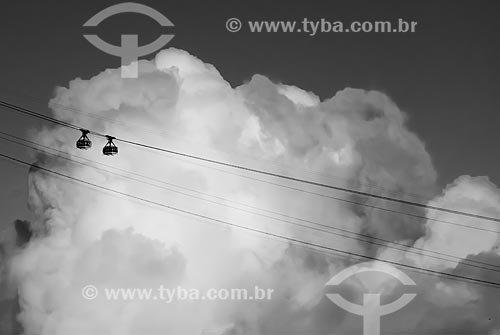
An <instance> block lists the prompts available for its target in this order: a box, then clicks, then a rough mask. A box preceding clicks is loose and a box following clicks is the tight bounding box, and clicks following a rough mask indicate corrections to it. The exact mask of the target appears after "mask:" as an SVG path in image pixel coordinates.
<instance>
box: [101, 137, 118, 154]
mask: <svg viewBox="0 0 500 335" xmlns="http://www.w3.org/2000/svg"><path fill="white" fill-rule="evenodd" d="M106 138H107V140H108V143H106V145H105V146H104V148H102V153H103V154H104V155H106V156H113V155H116V154H117V153H118V147H117V146H116V145H115V144H114V143H113V140H114V139H115V138H114V137H113V136H108V135H106Z"/></svg>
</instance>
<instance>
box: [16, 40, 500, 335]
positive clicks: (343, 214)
mask: <svg viewBox="0 0 500 335" xmlns="http://www.w3.org/2000/svg"><path fill="white" fill-rule="evenodd" d="M50 107H51V108H52V110H53V113H54V115H55V116H56V117H57V118H59V119H62V120H65V121H68V122H71V123H74V124H78V125H81V126H82V127H85V128H89V129H92V130H96V131H99V132H103V133H106V134H111V135H115V136H117V137H123V138H127V139H130V140H136V141H140V142H142V143H148V144H151V145H157V146H160V147H165V148H171V149H173V150H181V151H185V152H188V153H191V154H199V155H202V156H204V157H207V158H212V159H220V160H223V161H227V162H229V163H233V164H244V165H247V166H251V167H254V168H261V169H266V170H269V171H273V172H276V173H285V174H287V175H292V176H296V177H301V178H307V179H311V180H315V181H320V182H328V183H334V184H336V185H341V186H347V187H355V188H357V189H361V190H364V191H370V192H375V193H380V194H386V195H391V196H402V197H403V196H404V197H410V196H413V197H414V196H415V194H417V195H420V196H422V197H430V196H433V195H435V192H436V171H435V169H434V167H433V164H432V160H431V158H430V156H429V154H428V152H427V151H426V149H425V146H424V144H423V142H422V141H421V140H420V139H419V138H418V137H417V136H416V135H415V134H413V133H412V132H411V131H410V130H408V128H407V126H406V123H405V122H406V116H405V114H404V113H403V112H402V111H401V110H400V109H399V108H398V107H397V105H396V104H395V103H394V102H393V101H391V99H389V98H388V97H387V96H386V95H384V94H382V93H380V92H377V91H366V90H362V89H352V88H346V89H344V90H342V91H339V92H337V93H336V94H335V96H333V97H331V98H329V99H326V100H324V101H320V99H319V98H318V97H317V96H316V95H315V94H314V93H312V92H308V91H307V90H304V89H301V88H299V87H295V86H290V85H285V84H283V83H274V82H272V81H271V80H269V79H268V78H267V77H265V76H263V75H254V76H253V77H252V78H251V79H250V80H249V81H248V82H246V83H244V84H242V85H240V86H238V87H234V88H233V87H231V85H230V84H229V83H228V82H226V81H225V80H224V78H223V77H222V75H221V74H220V73H219V72H218V71H217V69H216V68H215V67H214V66H212V65H210V64H206V63H204V62H202V61H201V60H199V59H197V58H196V57H194V56H192V55H190V54H188V53H187V52H185V51H182V50H178V49H173V48H170V49H168V50H164V51H162V52H160V53H159V54H158V55H157V56H156V58H155V59H154V60H152V61H140V62H139V77H138V78H137V79H122V78H121V77H120V69H108V70H105V71H104V72H102V73H100V74H98V75H96V76H95V77H93V78H90V79H88V80H87V79H75V80H72V81H71V82H70V83H69V85H68V87H59V88H57V89H56V91H55V96H54V98H53V99H52V100H51V101H50ZM77 136H78V134H75V131H74V130H71V129H66V128H59V127H57V128H44V129H42V130H40V131H39V132H37V133H36V134H34V139H35V140H36V141H38V142H39V143H42V144H45V145H49V146H51V147H54V148H57V149H59V150H63V151H66V152H68V153H74V150H75V149H74V141H75V137H77ZM92 140H93V141H94V148H93V149H92V150H90V151H87V152H85V153H80V155H85V157H86V158H89V159H91V160H94V161H96V162H101V163H104V162H105V163H106V164H112V165H114V166H116V167H118V168H121V169H126V170H128V171H132V172H134V173H139V174H142V175H145V176H149V177H153V178H157V179H161V180H165V181H168V182H170V183H176V184H178V185H182V186H183V187H188V188H191V189H195V190H198V191H201V192H206V193H210V194H213V195H217V196H220V197H225V198H229V199H231V200H233V201H237V202H239V203H244V204H247V205H249V206H253V207H258V208H263V209H269V210H273V211H275V212H279V213H282V214H285V215H288V216H294V217H299V218H305V219H308V220H312V221H316V222H321V223H322V224H326V225H329V226H331V227H335V228H342V229H348V230H350V231H354V232H362V233H364V234H369V235H372V236H374V237H383V238H385V239H390V240H393V241H408V242H409V243H413V242H415V243H416V244H417V245H419V246H425V247H429V248H433V249H436V250H442V251H443V252H444V251H446V252H450V253H452V252H453V253H455V252H456V254H457V255H459V256H460V257H467V256H470V255H474V254H477V253H479V252H481V251H491V250H492V248H493V247H494V246H496V244H495V243H496V241H493V240H492V239H489V240H488V241H487V243H486V245H484V244H482V246H481V247H477V245H475V246H472V245H471V246H470V247H469V248H466V249H464V250H462V251H457V249H458V245H459V244H456V245H455V244H453V243H452V244H450V246H449V247H442V246H441V244H442V243H441V241H440V240H439V239H441V238H443V237H442V234H443V232H442V231H440V229H442V228H439V227H438V226H434V225H433V224H432V223H431V222H424V221H423V220H418V219H415V218H409V217H405V216H401V215H394V214H391V213H387V212H385V213H384V212H380V211H376V210H373V209H369V208H365V207H362V206H354V205H349V206H347V205H346V204H345V203H342V202H335V201H332V200H331V199H327V198H322V197H317V196H314V195H311V194H308V193H300V192H296V191H293V190H290V189H286V188H279V187H276V186H275V185H271V184H269V183H265V182H258V181H256V180H253V179H248V178H242V177H241V176H239V175H235V174H227V173H224V172H223V171H220V169H219V168H218V169H213V168H211V167H207V166H206V164H200V163H193V162H192V161H189V160H187V159H181V158H178V157H172V156H169V155H166V154H165V155H164V154H158V153H155V152H152V151H148V150H142V149H138V148H135V147H133V146H129V145H126V144H124V143H120V142H117V143H116V144H117V145H118V146H119V150H120V154H119V155H117V156H116V157H113V158H111V159H110V158H109V157H103V156H102V155H101V153H100V146H101V145H104V142H103V140H102V139H100V138H92ZM36 159H37V162H38V164H40V165H42V166H45V167H48V168H51V169H55V170H57V171H61V172H62V173H65V174H68V175H70V176H73V177H75V178H79V179H83V180H86V181H89V182H91V183H95V184H98V185H105V186H106V187H108V188H111V189H115V190H118V191H120V192H125V193H129V194H133V195H134V196H139V197H144V198H147V199H149V200H152V201H156V202H161V203H165V204H168V205H170V206H175V207H179V208H182V209H185V210H189V211H193V212H196V213H200V214H203V215H207V216H211V217H216V218H218V219H221V220H227V221H230V222H234V223H237V224H239V225H244V226H247V227H252V228H255V229H260V230H265V231H268V232H272V233H274V234H280V235H285V236H289V237H293V238H299V239H301V240H305V241H310V242H314V243H318V244H322V245H326V246H332V247H335V248H338V249H343V250H347V251H351V252H360V253H366V254H371V255H375V254H384V253H386V252H387V253H389V251H385V250H384V249H380V250H377V249H374V248H373V246H371V247H370V246H369V245H367V244H363V243H360V242H357V241H355V240H349V239H345V238H340V237H336V236H332V235H328V234H319V233H318V232H315V231H313V230H310V229H305V228H298V227H296V226H292V225H290V224H287V223H283V222H280V221H276V220H270V219H266V218H263V217H261V216H255V215H252V214H249V213H247V212H242V211H239V210H237V209H234V208H230V207H227V206H219V205H214V204H213V203H209V202H203V201H200V200H193V199H192V198H190V197H188V196H185V195H180V194H178V193H174V192H169V191H168V190H165V189H160V188H154V187H149V186H147V185H144V184H143V183H139V182H135V181H132V180H130V179H124V178H119V177H116V176H113V175H110V174H107V173H103V172H102V171H99V170H95V169H93V168H92V167H91V166H82V165H76V164H72V163H68V162H62V161H61V160H58V159H54V158H51V157H45V156H37V157H36ZM233 172H234V171H233ZM237 174H244V173H243V172H237ZM262 179H264V180H267V179H265V178H264V177H262ZM476 184H487V181H485V180H478V181H474V180H469V181H458V182H457V186H453V187H450V188H449V189H448V190H446V191H445V192H444V194H442V195H440V196H439V195H438V196H437V197H436V198H435V199H434V200H432V202H431V203H433V204H436V205H443V206H445V205H446V206H450V207H453V206H461V207H463V206H469V207H468V209H471V210H481V211H482V210H483V209H484V210H486V211H487V212H488V213H490V214H491V215H494V214H496V212H495V211H496V210H495V209H494V208H498V197H499V195H498V194H499V192H498V190H497V189H496V188H495V187H494V186H493V185H491V184H489V186H488V185H483V188H481V186H478V185H476ZM29 185H30V198H29V202H30V206H31V208H32V210H33V212H34V213H35V214H36V222H33V224H32V227H33V229H34V231H35V233H36V235H35V236H36V237H35V238H33V239H32V240H31V242H30V243H29V244H28V246H27V247H26V248H24V249H23V250H22V252H21V253H20V254H19V255H16V256H15V258H14V260H13V266H12V272H13V274H14V276H15V278H16V281H17V284H18V292H19V301H20V305H21V313H20V314H19V320H20V321H21V323H22V325H23V328H24V331H25V333H26V334H44V335H48V334H50V335H58V334H61V335H62V334H82V335H83V334H165V333H171V334H209V333H216V334H271V333H272V334H278V333H280V334H292V333H309V334H323V333H331V332H332V331H333V329H339V330H340V331H342V332H343V333H348V332H349V331H352V329H353V328H350V327H351V326H352V322H349V321H346V317H347V316H346V313H344V312H342V311H339V310H338V309H335V308H334V306H332V304H331V303H329V302H327V301H326V300H325V299H324V292H323V286H324V284H325V283H326V282H327V281H328V279H329V278H330V277H331V276H332V274H333V273H335V272H336V271H338V270H340V269H342V268H343V267H345V266H346V265H347V264H349V263H350V262H352V260H346V259H345V258H339V257H331V255H327V254H324V253H318V252H317V251H312V250H309V249H305V248H303V247H299V246H296V245H293V244H290V243H284V242H283V241H278V240H276V239H271V238H268V237H265V236H262V235H258V234H253V233H248V232H245V231H241V230H238V229H236V228H231V227H227V226H223V225H217V224H214V223H210V222H207V221H206V220H204V221H203V220H195V219H193V218H191V217H189V216H186V215H176V214H178V213H175V212H172V211H166V210H164V209H161V208H157V207H154V206H151V205H147V204H144V203H141V202H139V201H131V200H130V199H127V198H125V197H119V196H116V195H113V194H110V193H106V192H103V191H102V190H99V189H96V188H93V187H89V186H83V185H78V184H77V183H75V182H71V181H68V180H64V179H61V178H60V177H56V176H53V175H50V174H48V173H47V172H44V171H43V170H38V169H32V170H31V171H30V183H29ZM461 185H462V186H461ZM476 187H480V188H479V189H477V193H470V192H469V188H471V189H476ZM456 188H458V189H456ZM310 190H312V191H315V192H326V191H324V190H317V189H312V188H311V189H310ZM464 192H465V193H467V194H469V193H470V195H469V196H470V198H467V197H465V198H464V197H459V196H458V195H463V194H464ZM484 192H486V193H484ZM488 192H489V193H488ZM329 194H331V195H333V196H343V197H345V198H346V199H351V200H353V199H355V200H357V201H364V202H366V203H367V204H373V200H367V199H357V198H354V197H352V196H349V195H346V194H341V193H339V192H333V191H332V192H329ZM410 194H413V195H410ZM486 199H487V200H486ZM478 204H481V206H479V207H478ZM483 204H484V206H483ZM377 205H379V206H385V207H387V208H391V209H394V210H399V209H402V208H401V207H399V206H397V205H394V204H391V203H384V202H381V201H377ZM421 214H425V213H424V212H423V211H422V213H421ZM431 215H437V214H435V213H434V214H431ZM450 232H451V231H449V232H445V233H450ZM452 232H453V233H454V232H455V231H452ZM454 243H455V242H454ZM457 243H459V242H457ZM471 244H478V240H477V239H475V240H474V243H472V241H471ZM486 246H487V248H486ZM440 247H441V249H440ZM389 255H390V256H391V257H395V258H398V259H405V260H408V261H411V262H424V261H421V260H419V259H410V258H409V256H408V255H406V254H404V253H400V254H396V255H394V254H389ZM425 264H427V263H425ZM429 265H432V266H439V264H438V265H436V264H429ZM457 269H458V268H457ZM457 271H458V270H457ZM87 284H92V285H95V286H96V287H98V288H101V289H102V288H104V287H138V288H145V287H155V286H157V285H159V284H164V285H167V286H172V287H175V286H176V285H182V286H184V287H191V288H198V289H201V290H203V289H206V288H214V287H215V288H217V287H223V288H240V287H243V288H252V287H254V286H255V285H258V286H259V287H266V288H272V289H274V290H275V295H274V296H273V299H272V300H270V301H245V302H234V301H211V302H202V301H195V302H189V303H187V302H176V303H173V304H168V305H167V304H159V303H154V302H151V301H134V302H123V301H122V302H109V301H105V300H103V299H97V300H95V301H86V300H84V299H83V298H82V296H81V289H82V287H83V286H85V285H87ZM422 285H424V284H422ZM425 285H430V286H432V287H434V289H435V290H436V291H439V292H441V294H442V296H444V297H445V298H444V299H443V300H446V299H447V298H446V297H448V296H450V300H449V302H450V304H452V305H453V306H454V308H455V307H456V308H457V309H460V307H461V306H463V301H473V302H477V299H478V298H477V297H478V295H477V294H480V293H476V292H475V291H471V292H470V294H469V293H464V295H463V297H462V298H460V297H457V296H456V295H454V294H449V292H450V291H449V290H450V287H449V286H443V285H448V283H444V284H443V283H441V282H440V281H439V280H436V281H430V282H429V281H427V280H426V281H425ZM440 285H441V286H440ZM454 289H455V288H454V287H451V290H454ZM457 290H458V288H457ZM451 297H452V298H453V299H454V300H453V299H451ZM423 299H424V298H422V300H421V301H424V300H423ZM434 301H435V300H434ZM442 308H444V307H442ZM422 314H423V312H421V313H417V314H416V315H417V316H418V317H417V316H415V317H411V316H406V318H407V319H408V320H410V319H411V320H412V322H413V323H408V324H411V325H413V326H414V327H421V326H420V323H421V319H420V318H419V317H421V316H422ZM449 322H450V324H451V323H453V320H452V319H451V318H450V320H449ZM393 324H395V325H397V324H398V322H397V321H393ZM408 324H407V325H408ZM453 324H454V325H457V323H453ZM400 327H402V325H400ZM426 327H427V328H426V329H429V331H430V330H434V329H441V328H439V327H440V326H439V325H433V324H429V325H427V326H426ZM354 329H358V328H356V327H354Z"/></svg>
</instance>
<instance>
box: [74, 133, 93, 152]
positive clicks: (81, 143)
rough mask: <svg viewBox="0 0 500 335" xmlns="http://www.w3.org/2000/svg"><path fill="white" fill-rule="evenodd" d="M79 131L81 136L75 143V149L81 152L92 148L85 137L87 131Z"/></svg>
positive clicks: (90, 142)
mask: <svg viewBox="0 0 500 335" xmlns="http://www.w3.org/2000/svg"><path fill="white" fill-rule="evenodd" d="M80 131H81V132H82V136H80V138H79V139H78V141H76V147H77V148H78V149H81V150H87V149H90V148H91V147H92V141H90V139H89V138H88V137H87V134H88V133H89V131H88V130H86V129H80Z"/></svg>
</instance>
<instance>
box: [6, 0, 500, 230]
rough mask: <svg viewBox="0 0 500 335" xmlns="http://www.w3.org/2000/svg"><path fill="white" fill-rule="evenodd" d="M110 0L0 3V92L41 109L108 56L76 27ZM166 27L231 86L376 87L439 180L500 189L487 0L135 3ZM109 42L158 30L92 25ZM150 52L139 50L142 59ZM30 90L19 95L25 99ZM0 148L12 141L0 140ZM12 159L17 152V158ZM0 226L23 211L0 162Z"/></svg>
mask: <svg viewBox="0 0 500 335" xmlns="http://www.w3.org/2000/svg"><path fill="white" fill-rule="evenodd" d="M115 3H120V1H93V2H90V1H57V2H56V1H43V2H41V1H12V2H11V1H9V2H4V3H3V4H2V10H1V13H0V28H1V29H0V38H1V40H2V44H1V45H2V52H1V53H0V69H1V71H0V97H3V98H5V99H7V100H9V101H12V102H15V103H18V104H21V105H23V106H26V107H30V108H35V109H36V110H38V111H41V112H44V113H47V112H48V110H47V107H46V106H47V102H48V99H49V98H50V97H51V95H52V92H53V89H54V87H56V86H57V85H67V83H68V81H70V80H71V79H74V78H75V77H81V78H89V77H91V76H93V75H95V74H97V73H99V72H100V71H102V70H104V69H106V68H116V67H118V66H119V59H118V58H117V57H115V56H111V55H107V54H105V53H103V52H102V51H100V50H98V49H96V48H95V47H94V46H92V45H91V44H89V43H88V42H87V41H86V40H85V39H84V38H83V37H82V34H83V33H84V32H89V31H90V30H89V28H85V29H84V28H82V24H83V23H84V22H85V21H86V20H87V19H89V18H90V17H91V16H93V15H94V14H96V13H97V12H99V11H100V10H102V9H104V8H106V7H108V6H109V5H111V4H115ZM141 3H143V4H147V5H149V6H151V7H153V8H155V9H157V10H158V11H160V12H162V13H163V14H164V15H165V16H167V17H168V18H169V19H170V20H171V21H172V22H173V23H174V24H175V27H174V28H172V29H170V30H168V31H169V32H172V33H174V34H175V38H174V39H173V40H172V41H171V42H170V43H169V44H168V46H174V47H177V48H181V49H185V50H187V51H188V52H190V53H191V54H194V55H195V56H197V57H199V58H200V59H202V60H203V61H205V62H208V63H212V64H214V65H215V67H216V68H217V69H218V70H219V71H220V72H221V73H222V75H223V77H224V78H225V79H226V80H228V81H229V82H230V83H231V84H232V85H239V84H240V83H242V82H244V81H246V80H248V79H249V78H250V77H251V76H252V75H253V74H255V73H260V74H264V75H267V76H269V77H270V78H271V79H273V80H275V81H280V82H284V83H286V84H292V85H297V86H299V87H302V88H304V89H306V90H310V91H313V92H314V93H316V94H318V95H319V96H320V97H321V98H322V99H325V98H328V97H331V96H333V95H334V94H335V92H337V91H338V90H341V89H343V88H345V87H356V88H365V89H376V90H380V91H383V92H385V93H386V94H388V95H389V96H390V97H391V98H392V99H393V100H394V101H395V102H396V103H397V104H398V105H399V106H400V107H401V108H402V109H403V110H405V111H406V112H407V113H408V115H409V126H410V128H411V129H412V130H413V131H415V132H416V133H417V134H418V135H419V136H420V137H421V138H422V139H423V141H424V142H425V143H426V145H427V149H428V151H429V152H430V153H431V155H432V157H433V159H434V163H435V165H436V168H437V170H438V173H439V178H440V179H439V183H440V184H441V185H444V184H446V183H449V182H451V181H453V180H454V179H455V178H456V177H457V176H460V175H462V174H470V175H487V176H489V177H490V178H491V179H492V180H493V181H494V182H495V183H496V184H497V185H500V170H499V169H498V166H499V152H498V150H497V147H498V144H499V142H500V134H499V132H498V130H497V129H498V128H499V126H500V116H499V113H500V97H499V94H500V84H499V79H500V78H499V75H500V65H499V64H500V47H499V39H498V33H499V32H500V29H499V28H500V23H499V20H498V13H499V10H500V3H499V2H498V1H482V2H481V1H468V2H466V1H460V2H457V1H432V2H431V1H412V2H409V1H321V2H319V1H318V2H313V1H302V2H292V1H273V2H270V1H260V2H259V1H252V2H249V1H203V2H199V3H198V4H196V3H194V2H185V1H166V0H162V1H142V2H141ZM230 17H237V18H239V19H241V20H242V21H245V20H302V19H303V18H304V17H307V18H308V19H310V20H314V19H321V18H325V19H327V20H329V21H337V20H344V21H351V20H359V21H363V20H394V19H397V18H400V17H401V18H404V19H405V20H408V21H409V20H416V21H418V26H417V32H416V33H413V34H410V33H405V34H376V33H364V34H363V33H358V34H356V33H344V34H333V33H323V34H318V35H316V36H314V37H311V36H307V35H306V34H299V33H260V34H257V33H249V32H248V31H240V32H238V33H230V32H228V31H227V30H226V29H225V21H226V20H227V19H228V18H230ZM93 31H94V32H97V33H98V35H99V36H100V37H101V38H103V39H104V40H106V41H108V42H110V43H112V44H119V40H120V35H121V34H126V33H129V34H139V36H140V37H139V38H140V44H144V43H147V42H150V41H152V40H154V39H156V38H157V37H158V35H159V34H160V33H161V32H162V29H161V28H160V27H159V26H158V25H157V24H156V23H155V22H154V21H152V20H151V19H148V18H147V17H145V16H141V15H134V14H122V15H119V16H115V17H113V18H110V19H108V20H106V21H104V22H103V23H102V24H101V25H100V26H99V27H98V28H95V29H94V30H93ZM151 57H153V55H149V56H145V58H148V59H149V58H151ZM23 95H29V96H33V97H35V100H30V99H28V98H27V97H26V96H23ZM1 117H2V122H1V125H0V131H6V132H9V133H16V134H18V135H21V136H23V135H25V133H26V131H27V130H29V128H30V127H38V126H39V124H40V123H39V122H38V121H36V120H31V119H27V118H25V117H22V116H19V115H13V114H11V113H8V112H7V111H4V110H2V111H1ZM0 150H1V151H2V152H9V153H13V151H12V150H13V149H12V145H5V144H3V143H0ZM18 154H20V155H22V152H21V153H18ZM0 169H1V170H0V171H1V172H2V175H3V177H2V180H3V183H2V186H3V189H2V192H1V193H0V194H1V198H0V201H1V205H0V206H1V207H0V210H1V212H2V214H4V215H3V217H2V220H3V222H4V223H5V222H12V221H13V220H14V219H15V218H17V217H21V218H22V217H24V216H27V213H26V212H25V201H26V172H27V171H26V169H24V168H20V167H17V166H14V165H11V164H9V163H6V162H0Z"/></svg>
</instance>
